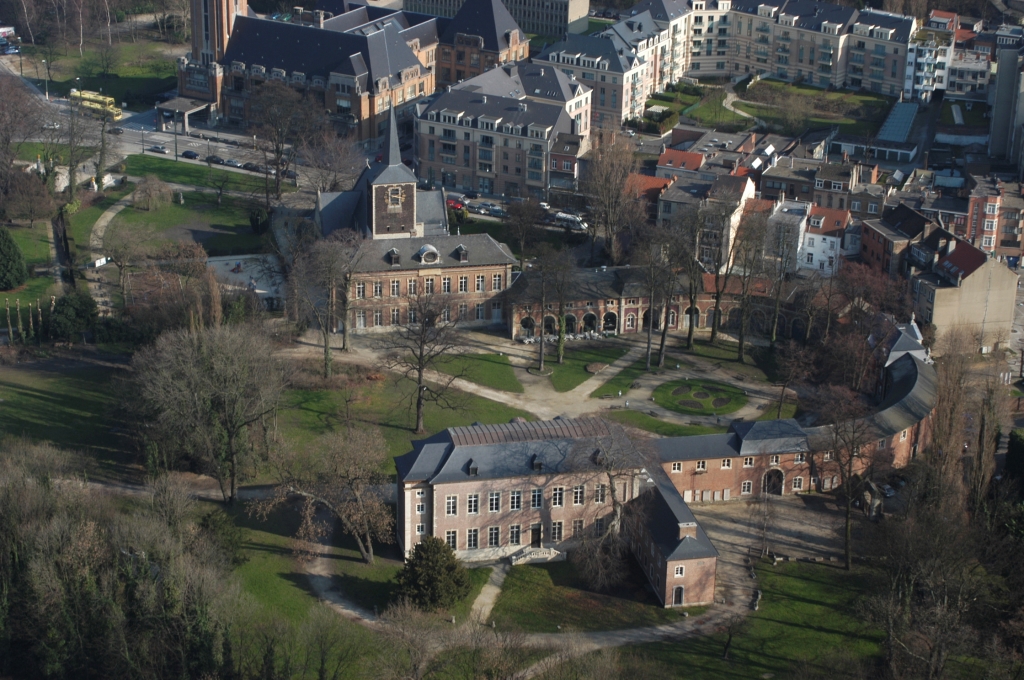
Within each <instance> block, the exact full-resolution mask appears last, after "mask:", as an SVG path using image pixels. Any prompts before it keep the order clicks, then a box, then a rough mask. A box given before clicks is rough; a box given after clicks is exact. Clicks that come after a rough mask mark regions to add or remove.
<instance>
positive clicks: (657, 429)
mask: <svg viewBox="0 0 1024 680" xmlns="http://www.w3.org/2000/svg"><path fill="white" fill-rule="evenodd" d="M601 416H602V417H603V418H607V419H609V420H614V421H615V422H617V423H622V424H623V425H629V426H630V427H635V428H637V429H640V430H646V431H647V432H650V433H652V434H656V435H659V436H661V437H692V436H694V435H698V434H718V433H719V432H726V431H727V430H726V428H724V427H704V426H702V425H676V424H675V423H666V422H665V421H664V420H659V419H658V418H654V417H652V416H649V415H647V414H646V413H643V412H641V411H632V410H615V411H608V412H607V413H602V414H601Z"/></svg>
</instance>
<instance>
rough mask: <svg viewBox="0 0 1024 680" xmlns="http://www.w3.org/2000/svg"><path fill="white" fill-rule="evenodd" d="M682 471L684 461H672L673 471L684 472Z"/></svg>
mask: <svg viewBox="0 0 1024 680" xmlns="http://www.w3.org/2000/svg"><path fill="white" fill-rule="evenodd" d="M682 471H683V464H682V463H672V472H682Z"/></svg>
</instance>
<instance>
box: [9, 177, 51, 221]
mask: <svg viewBox="0 0 1024 680" xmlns="http://www.w3.org/2000/svg"><path fill="white" fill-rule="evenodd" d="M3 210H4V212H6V213H7V217H8V219H24V220H28V222H29V225H32V224H34V223H35V221H36V220H37V219H49V218H50V217H53V213H54V211H55V210H56V206H55V205H54V202H53V197H52V196H51V195H50V191H49V190H48V189H47V188H46V182H45V181H44V180H43V178H42V177H41V176H39V175H38V174H36V173H34V172H18V173H14V175H13V176H12V177H11V181H10V184H9V185H8V189H7V195H6V200H5V201H4V206H3Z"/></svg>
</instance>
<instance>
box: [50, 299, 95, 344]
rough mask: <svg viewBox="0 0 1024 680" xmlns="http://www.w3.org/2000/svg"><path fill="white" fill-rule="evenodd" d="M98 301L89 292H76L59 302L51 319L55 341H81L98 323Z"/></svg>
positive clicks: (51, 328)
mask: <svg viewBox="0 0 1024 680" xmlns="http://www.w3.org/2000/svg"><path fill="white" fill-rule="evenodd" d="M96 317H97V312H96V301H95V300H93V299H92V296H91V295H89V293H88V292H87V291H84V290H75V291H72V292H71V293H68V294H67V295H65V296H64V297H62V298H60V299H59V300H57V304H56V305H55V306H54V308H53V316H52V317H51V318H50V330H51V331H52V332H53V337H54V339H57V340H71V341H73V340H79V339H80V338H81V335H82V333H84V332H85V331H88V330H91V329H92V327H93V326H94V325H95V323H96Z"/></svg>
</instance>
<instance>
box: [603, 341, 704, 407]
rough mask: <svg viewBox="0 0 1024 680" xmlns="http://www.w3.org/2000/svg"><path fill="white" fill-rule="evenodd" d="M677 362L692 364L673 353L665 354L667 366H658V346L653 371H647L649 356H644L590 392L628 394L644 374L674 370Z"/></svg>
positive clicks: (615, 394)
mask: <svg viewBox="0 0 1024 680" xmlns="http://www.w3.org/2000/svg"><path fill="white" fill-rule="evenodd" d="M676 364H679V365H682V366H691V365H692V364H690V362H688V361H686V360H685V359H681V358H679V357H676V356H672V355H668V354H667V355H665V368H663V369H659V368H658V351H657V348H654V350H653V351H652V353H651V373H648V372H647V357H646V356H642V357H640V358H639V359H637V360H636V361H634V362H633V363H631V364H630V365H629V366H626V367H625V368H624V369H622V370H621V371H619V372H618V373H616V374H615V375H614V376H612V377H611V378H609V379H608V380H607V381H605V383H604V384H603V385H601V386H600V387H598V388H597V389H596V390H594V391H593V392H591V393H590V396H591V398H593V399H598V398H600V397H605V396H615V397H617V396H619V392H620V391H621V392H622V396H626V394H628V393H629V390H630V386H631V385H632V384H633V383H634V382H635V381H636V380H638V379H639V378H640V377H641V376H644V375H651V374H653V375H658V374H659V373H661V372H663V371H674V370H675V367H676Z"/></svg>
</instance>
